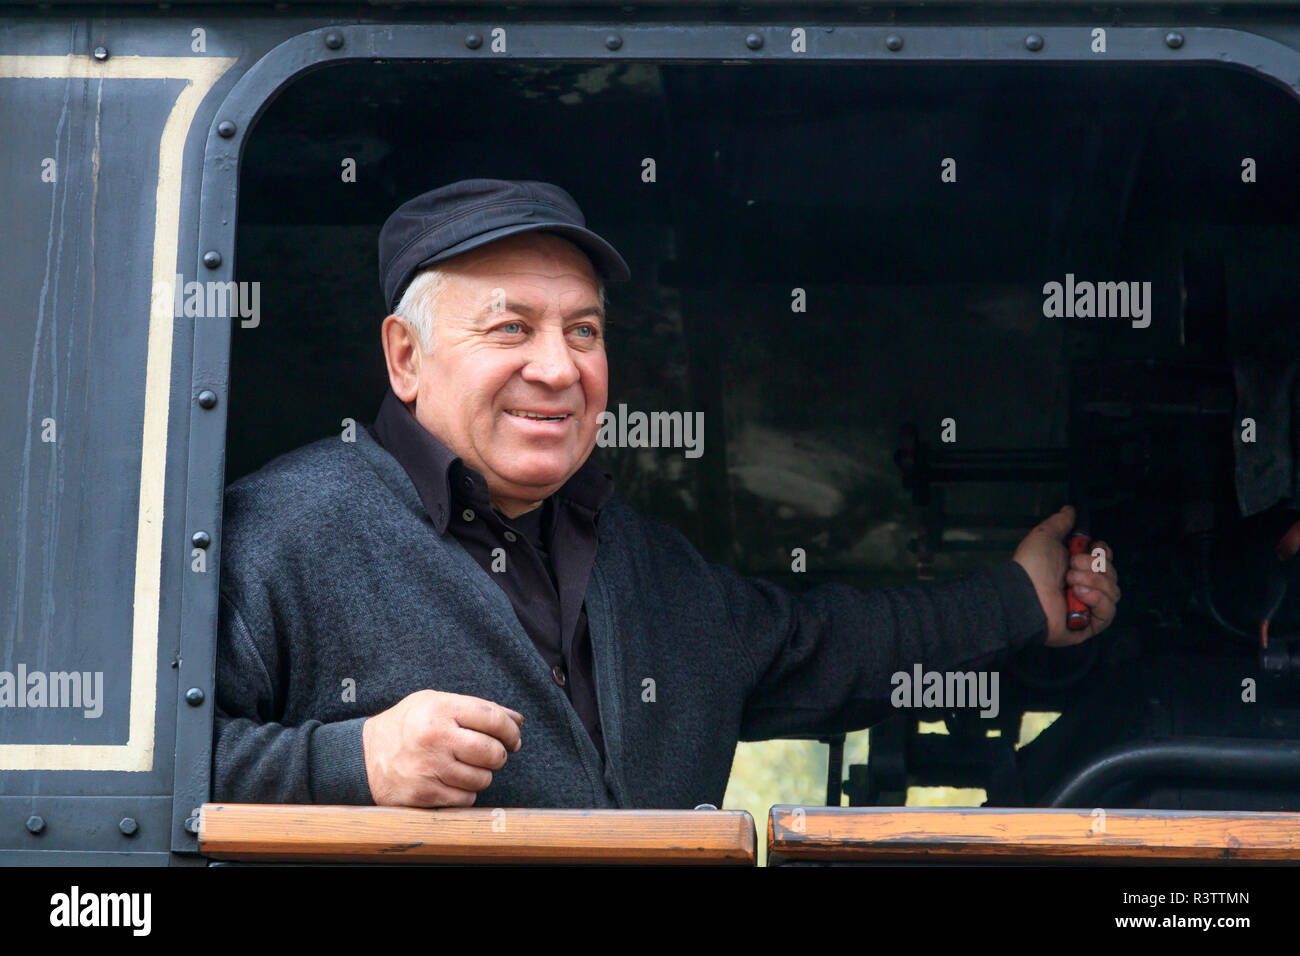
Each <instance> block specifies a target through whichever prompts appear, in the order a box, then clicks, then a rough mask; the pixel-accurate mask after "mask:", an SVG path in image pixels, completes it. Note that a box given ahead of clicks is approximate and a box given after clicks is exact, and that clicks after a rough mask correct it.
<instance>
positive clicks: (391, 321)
mask: <svg viewBox="0 0 1300 956" xmlns="http://www.w3.org/2000/svg"><path fill="white" fill-rule="evenodd" d="M379 337H380V339H381V340H382V341H383V345H384V360H385V361H386V362H387V364H388V384H389V385H391V386H392V387H393V394H394V395H396V396H397V397H398V398H399V399H401V401H402V402H403V403H404V404H408V405H409V404H410V403H411V402H413V401H415V396H416V394H417V393H418V392H419V390H420V389H419V385H420V362H421V361H422V360H423V358H424V354H423V353H422V352H421V350H420V343H419V341H418V340H417V339H416V337H415V333H414V331H413V330H412V329H411V327H410V326H409V325H407V324H406V322H404V321H403V320H402V318H401V316H397V315H390V316H388V317H387V318H385V319H384V324H383V326H381V328H380V332H379Z"/></svg>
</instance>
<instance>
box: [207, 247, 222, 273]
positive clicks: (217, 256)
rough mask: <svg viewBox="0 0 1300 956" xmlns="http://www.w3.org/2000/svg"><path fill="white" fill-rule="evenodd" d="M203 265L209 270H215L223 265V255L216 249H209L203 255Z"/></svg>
mask: <svg viewBox="0 0 1300 956" xmlns="http://www.w3.org/2000/svg"><path fill="white" fill-rule="evenodd" d="M203 264H204V265H205V266H207V267H208V268H209V269H215V268H216V267H217V266H219V265H221V253H219V252H217V250H216V249H209V250H208V251H207V252H205V253H203Z"/></svg>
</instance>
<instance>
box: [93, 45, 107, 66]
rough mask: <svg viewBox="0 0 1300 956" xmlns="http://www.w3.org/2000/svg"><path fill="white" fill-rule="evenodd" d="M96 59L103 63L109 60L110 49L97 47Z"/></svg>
mask: <svg viewBox="0 0 1300 956" xmlns="http://www.w3.org/2000/svg"><path fill="white" fill-rule="evenodd" d="M95 59H96V60H99V61H100V62H101V63H102V62H103V61H104V60H107V59H108V48H107V47H102V46H97V47H95Z"/></svg>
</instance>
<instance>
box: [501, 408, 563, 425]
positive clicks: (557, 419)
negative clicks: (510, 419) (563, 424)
mask: <svg viewBox="0 0 1300 956" xmlns="http://www.w3.org/2000/svg"><path fill="white" fill-rule="evenodd" d="M506 414H508V415H516V416H518V417H519V418H535V419H537V420H538V421H543V422H560V421H564V419H566V418H568V417H569V416H568V415H538V414H537V413H536V412H519V411H515V410H514V409H513V408H507V409H506Z"/></svg>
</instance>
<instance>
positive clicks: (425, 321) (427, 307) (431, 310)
mask: <svg viewBox="0 0 1300 956" xmlns="http://www.w3.org/2000/svg"><path fill="white" fill-rule="evenodd" d="M450 279H451V275H450V274H449V273H446V272H443V271H442V270H441V269H439V268H438V267H437V266H430V267H429V268H428V269H424V270H422V271H421V272H420V273H419V274H418V275H416V277H415V278H414V279H412V280H411V284H410V285H408V286H407V287H406V291H405V292H403V293H402V300H401V301H400V302H398V303H397V310H396V311H395V312H394V315H397V316H398V317H399V318H401V319H402V320H403V321H404V322H405V323H406V324H407V325H408V326H410V327H411V329H412V330H413V331H414V332H415V336H416V338H417V339H419V341H420V348H421V349H422V350H423V351H425V352H432V351H433V323H434V319H435V314H436V308H435V306H436V303H437V301H438V296H439V295H441V294H442V290H443V289H444V288H446V285H447V282H448V280H450ZM596 291H597V293H598V294H599V295H600V311H601V312H604V311H605V281H604V280H603V279H602V278H601V277H600V276H599V275H597V276H596Z"/></svg>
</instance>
